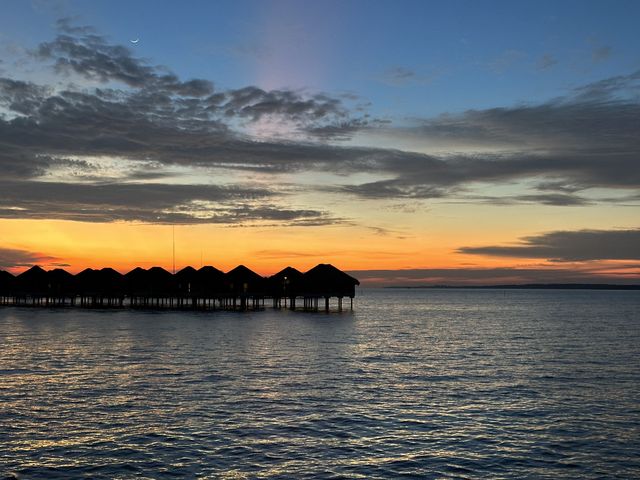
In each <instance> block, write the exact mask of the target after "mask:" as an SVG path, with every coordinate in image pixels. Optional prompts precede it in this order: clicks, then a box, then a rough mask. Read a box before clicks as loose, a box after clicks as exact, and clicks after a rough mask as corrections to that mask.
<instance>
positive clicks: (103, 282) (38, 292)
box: [0, 264, 360, 310]
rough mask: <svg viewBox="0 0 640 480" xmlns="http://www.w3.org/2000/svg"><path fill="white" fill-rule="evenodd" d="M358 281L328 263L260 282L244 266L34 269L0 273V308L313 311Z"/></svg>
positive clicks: (351, 289) (350, 295) (283, 272)
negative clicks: (299, 307) (265, 307)
mask: <svg viewBox="0 0 640 480" xmlns="http://www.w3.org/2000/svg"><path fill="white" fill-rule="evenodd" d="M359 284H360V282H359V281H358V280H357V279H355V278H353V277H351V276H350V275H348V274H346V273H345V272H343V271H341V270H339V269H337V268H336V267H334V266H333V265H330V264H319V265H317V266H315V267H313V268H312V269H310V270H309V271H307V272H304V273H303V272H301V271H299V270H297V269H295V268H293V267H286V268H285V269H283V270H281V271H280V272H278V273H276V274H275V275H272V276H270V277H262V276H260V275H259V274H257V273H255V272H254V271H252V270H250V269H249V268H247V267H245V266H244V265H239V266H237V267H236V268H234V269H232V270H230V271H228V272H226V273H225V272H223V271H221V270H218V269H217V268H215V267H212V266H204V267H202V268H200V269H198V270H196V269H195V268H193V267H191V266H188V267H185V268H183V269H182V270H180V271H178V272H176V273H175V274H172V273H171V272H169V271H167V270H165V269H164V268H162V267H152V268H149V269H144V268H142V267H136V268H134V269H133V270H131V271H129V272H128V273H126V274H124V275H123V274H121V273H119V272H118V271H116V270H114V269H113V268H108V267H107V268H102V269H92V268H87V269H85V270H83V271H81V272H79V273H77V274H76V275H73V274H71V273H69V272H67V271H66V270H64V269H61V268H55V269H52V270H48V271H47V270H44V269H43V268H41V267H39V266H37V265H36V266H33V267H31V268H29V269H28V270H26V271H24V272H22V273H20V274H19V275H16V276H14V275H12V274H11V273H9V272H6V271H2V270H0V304H3V305H32V306H40V305H44V306H62V305H80V306H87V307H96V306H97V307H110V306H120V307H122V306H125V305H128V306H132V307H136V306H140V307H175V308H190V307H193V308H199V307H204V308H215V307H216V301H217V302H218V306H219V307H220V308H233V309H236V308H241V309H247V308H250V307H253V308H257V307H258V306H259V305H260V303H261V302H262V304H264V299H265V298H270V299H272V300H273V306H274V307H279V306H281V304H282V300H284V304H285V306H287V303H288V304H289V306H290V307H291V308H295V303H296V298H299V297H302V298H303V299H304V308H305V309H316V310H317V309H318V300H319V299H320V298H324V299H325V308H326V309H327V310H328V309H329V299H330V298H331V297H336V298H338V301H339V308H340V309H342V298H343V297H348V298H350V299H351V300H353V297H354V296H355V286H356V285H359Z"/></svg>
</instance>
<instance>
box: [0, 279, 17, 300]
mask: <svg viewBox="0 0 640 480" xmlns="http://www.w3.org/2000/svg"><path fill="white" fill-rule="evenodd" d="M15 281H16V278H15V277H14V276H13V275H12V274H11V273H10V272H6V271H4V270H0V304H2V305H6V304H8V303H9V301H10V300H11V299H12V298H13V295H14V291H15Z"/></svg>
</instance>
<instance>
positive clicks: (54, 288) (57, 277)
mask: <svg viewBox="0 0 640 480" xmlns="http://www.w3.org/2000/svg"><path fill="white" fill-rule="evenodd" d="M75 296H76V279H75V277H74V276H73V275H72V274H70V273H69V272H67V271H66V270H63V269H62V268H55V269H53V270H49V271H48V272H47V301H48V302H51V303H53V304H56V305H63V304H64V303H65V301H66V299H69V301H70V303H73V301H74V299H75Z"/></svg>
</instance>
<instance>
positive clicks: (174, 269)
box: [171, 225, 176, 275]
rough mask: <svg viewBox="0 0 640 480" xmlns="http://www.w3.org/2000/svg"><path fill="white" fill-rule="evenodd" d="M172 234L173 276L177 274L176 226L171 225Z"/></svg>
mask: <svg viewBox="0 0 640 480" xmlns="http://www.w3.org/2000/svg"><path fill="white" fill-rule="evenodd" d="M171 233H172V237H173V274H174V275H175V274H176V226H175V225H171Z"/></svg>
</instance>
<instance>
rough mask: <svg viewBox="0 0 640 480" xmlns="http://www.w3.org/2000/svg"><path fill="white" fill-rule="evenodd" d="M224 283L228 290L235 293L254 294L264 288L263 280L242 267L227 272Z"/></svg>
mask: <svg viewBox="0 0 640 480" xmlns="http://www.w3.org/2000/svg"><path fill="white" fill-rule="evenodd" d="M225 281H226V283H227V285H228V286H229V289H230V290H231V291H232V292H236V293H255V292H258V291H263V290H264V289H265V287H266V282H265V279H264V278H263V277H261V276H260V275H258V274H257V273H256V272H254V271H253V270H250V269H249V268H247V267H245V266H244V265H238V266H237V267H236V268H234V269H233V270H230V271H228V272H227V273H226V274H225Z"/></svg>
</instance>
